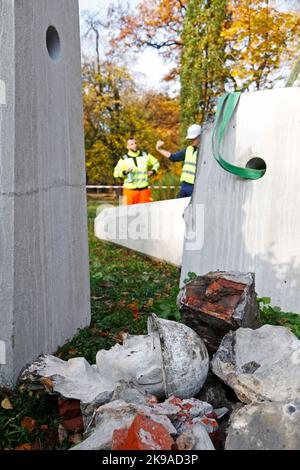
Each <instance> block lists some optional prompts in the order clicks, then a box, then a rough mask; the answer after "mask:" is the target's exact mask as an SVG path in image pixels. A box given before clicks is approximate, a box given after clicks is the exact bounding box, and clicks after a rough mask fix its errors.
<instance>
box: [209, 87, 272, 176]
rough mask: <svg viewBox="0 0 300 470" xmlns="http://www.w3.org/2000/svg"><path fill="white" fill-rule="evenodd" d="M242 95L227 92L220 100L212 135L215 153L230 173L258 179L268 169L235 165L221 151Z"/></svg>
mask: <svg viewBox="0 0 300 470" xmlns="http://www.w3.org/2000/svg"><path fill="white" fill-rule="evenodd" d="M240 96H241V93H240V92H234V93H226V94H224V95H223V96H221V97H220V98H219V100H218V108H217V114H216V118H215V125H214V129H213V135H212V148H213V154H214V157H215V159H216V161H217V162H218V163H219V165H221V167H222V168H223V169H224V170H226V171H228V172H229V173H232V174H233V175H236V176H239V177H240V178H244V179H250V180H257V179H260V178H262V177H263V176H264V174H265V173H266V169H263V170H257V169H253V168H243V167H239V166H236V165H233V164H232V163H229V162H227V161H226V160H224V159H223V158H222V155H221V153H220V149H221V144H222V141H223V138H224V134H225V132H226V130H227V127H228V125H229V123H230V121H231V118H232V116H233V114H234V112H235V110H236V108H237V105H238V103H239V100H240Z"/></svg>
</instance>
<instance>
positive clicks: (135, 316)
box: [128, 303, 140, 321]
mask: <svg viewBox="0 0 300 470" xmlns="http://www.w3.org/2000/svg"><path fill="white" fill-rule="evenodd" d="M128 308H130V309H131V311H132V315H133V319H134V320H135V321H137V320H138V319H139V318H140V314H139V309H138V304H137V303H132V304H129V305H128Z"/></svg>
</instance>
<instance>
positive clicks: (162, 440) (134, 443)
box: [114, 415, 174, 450]
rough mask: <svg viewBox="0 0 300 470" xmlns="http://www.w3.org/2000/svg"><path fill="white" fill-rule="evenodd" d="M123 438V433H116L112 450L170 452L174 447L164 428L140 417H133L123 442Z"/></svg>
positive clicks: (144, 417)
mask: <svg viewBox="0 0 300 470" xmlns="http://www.w3.org/2000/svg"><path fill="white" fill-rule="evenodd" d="M124 436H125V433H123V432H119V431H118V432H117V433H116V435H115V436H114V437H115V442H114V450H172V446H173V445H174V441H173V439H172V437H171V436H170V434H169V433H168V431H167V430H166V429H165V428H164V426H162V425H161V424H159V423H156V422H155V421H152V419H150V418H147V417H146V416H141V415H138V416H136V417H135V419H134V421H133V423H132V425H131V427H130V428H129V430H128V433H127V437H126V439H125V440H123V439H124ZM117 440H119V446H117Z"/></svg>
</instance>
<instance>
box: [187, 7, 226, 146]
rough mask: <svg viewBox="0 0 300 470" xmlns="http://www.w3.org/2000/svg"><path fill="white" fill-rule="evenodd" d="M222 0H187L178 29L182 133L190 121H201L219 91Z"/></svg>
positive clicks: (222, 58)
mask: <svg viewBox="0 0 300 470" xmlns="http://www.w3.org/2000/svg"><path fill="white" fill-rule="evenodd" d="M226 3H227V2H226V0H210V1H207V0H190V1H189V2H188V7H187V11H186V16H185V20H184V27H183V32H182V36H181V37H182V42H183V49H182V55H181V72H180V78H181V95H180V104H181V125H182V137H183V138H184V136H185V134H186V130H187V127H188V126H189V125H190V124H191V123H192V122H199V123H201V122H202V121H203V120H204V118H205V116H206V115H207V113H208V112H212V111H213V109H214V99H215V97H216V96H217V95H219V94H220V93H222V92H223V90H224V83H225V81H226V75H227V68H226V65H225V47H226V42H225V39H224V38H223V37H222V36H221V31H222V28H223V24H224V21H225V18H226Z"/></svg>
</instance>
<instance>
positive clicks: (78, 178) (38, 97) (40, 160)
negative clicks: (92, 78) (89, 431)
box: [0, 0, 90, 386]
mask: <svg viewBox="0 0 300 470" xmlns="http://www.w3.org/2000/svg"><path fill="white" fill-rule="evenodd" d="M78 11H79V10H78V1H77V0H0V50H1V54H0V385H2V386H3V385H4V386H11V385H13V384H14V383H15V381H16V378H17V376H18V374H19V372H20V370H21V369H22V368H23V367H24V366H25V365H26V364H28V363H30V362H31V361H33V360H34V359H35V358H36V356H37V355H39V354H40V353H43V352H44V353H47V352H48V353H50V352H54V351H55V350H56V348H57V347H58V346H60V345H62V344H63V343H64V342H65V341H66V340H67V339H69V338H72V336H74V334H75V333H76V331H77V329H78V328H81V327H84V326H86V325H87V324H88V323H89V321H90V305H89V274H88V243H87V217H86V197H85V164H84V139H83V114H82V95H81V72H80V35H79V13H78Z"/></svg>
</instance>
